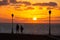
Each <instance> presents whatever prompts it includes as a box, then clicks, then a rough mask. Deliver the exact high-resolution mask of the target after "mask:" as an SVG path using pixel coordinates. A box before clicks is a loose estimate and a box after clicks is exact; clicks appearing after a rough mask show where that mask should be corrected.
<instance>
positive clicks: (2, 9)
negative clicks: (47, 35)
mask: <svg viewBox="0 0 60 40" xmlns="http://www.w3.org/2000/svg"><path fill="white" fill-rule="evenodd" d="M27 1H30V0H27ZM31 1H32V2H33V1H34V0H31ZM36 1H39V0H36ZM36 1H34V2H36ZM46 1H47V0H46ZM46 1H44V0H43V1H41V2H46ZM52 1H56V0H52ZM56 2H57V1H56ZM58 3H59V2H58ZM12 5H13V6H12ZM17 7H18V8H17ZM28 7H31V8H32V9H31V8H30V9H28ZM39 8H42V9H39ZM51 11H52V14H51V23H60V9H59V6H57V8H53V9H51ZM12 13H13V14H14V23H48V20H49V18H48V17H49V15H48V9H47V6H41V7H40V6H33V5H29V6H25V5H24V4H22V5H21V6H16V5H14V4H10V5H5V6H0V20H1V21H0V23H11V19H12V18H11V14H12ZM34 18H36V20H33V19H34Z"/></svg>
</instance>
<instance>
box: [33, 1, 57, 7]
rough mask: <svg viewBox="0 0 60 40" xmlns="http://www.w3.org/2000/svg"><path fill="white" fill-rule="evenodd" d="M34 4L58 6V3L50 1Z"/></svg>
mask: <svg viewBox="0 0 60 40" xmlns="http://www.w3.org/2000/svg"><path fill="white" fill-rule="evenodd" d="M33 5H34V6H57V3H55V2H49V3H35V4H33Z"/></svg>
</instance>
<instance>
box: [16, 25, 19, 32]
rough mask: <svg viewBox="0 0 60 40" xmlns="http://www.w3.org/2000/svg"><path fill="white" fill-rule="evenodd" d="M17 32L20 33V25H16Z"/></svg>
mask: <svg viewBox="0 0 60 40" xmlns="http://www.w3.org/2000/svg"><path fill="white" fill-rule="evenodd" d="M16 33H19V25H18V24H17V25H16Z"/></svg>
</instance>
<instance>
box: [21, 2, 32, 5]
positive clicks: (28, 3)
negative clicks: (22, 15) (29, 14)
mask: <svg viewBox="0 0 60 40" xmlns="http://www.w3.org/2000/svg"><path fill="white" fill-rule="evenodd" d="M22 3H24V4H26V5H31V3H30V2H26V1H23V2H22Z"/></svg>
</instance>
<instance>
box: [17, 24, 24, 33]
mask: <svg viewBox="0 0 60 40" xmlns="http://www.w3.org/2000/svg"><path fill="white" fill-rule="evenodd" d="M19 30H20V32H21V33H23V30H24V28H23V26H22V25H20V26H19V25H18V24H17V25H16V33H19Z"/></svg>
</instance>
